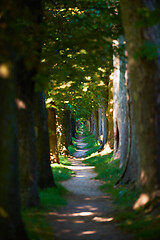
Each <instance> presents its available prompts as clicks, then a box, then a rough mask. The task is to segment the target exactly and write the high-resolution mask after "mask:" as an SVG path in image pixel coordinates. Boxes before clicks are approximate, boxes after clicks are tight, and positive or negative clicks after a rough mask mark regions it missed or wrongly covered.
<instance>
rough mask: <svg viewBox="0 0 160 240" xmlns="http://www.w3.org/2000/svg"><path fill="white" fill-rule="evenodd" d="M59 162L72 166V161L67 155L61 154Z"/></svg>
mask: <svg viewBox="0 0 160 240" xmlns="http://www.w3.org/2000/svg"><path fill="white" fill-rule="evenodd" d="M59 163H60V164H62V165H64V166H70V165H71V163H70V161H69V160H68V158H67V157H66V156H64V155H63V156H62V155H59Z"/></svg>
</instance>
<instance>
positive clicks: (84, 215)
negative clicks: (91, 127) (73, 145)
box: [49, 138, 132, 240]
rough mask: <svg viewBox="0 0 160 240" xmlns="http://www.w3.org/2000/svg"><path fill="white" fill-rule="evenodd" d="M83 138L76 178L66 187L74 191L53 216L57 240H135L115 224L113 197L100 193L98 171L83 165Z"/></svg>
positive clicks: (74, 166) (74, 165)
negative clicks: (96, 178) (66, 203)
mask: <svg viewBox="0 0 160 240" xmlns="http://www.w3.org/2000/svg"><path fill="white" fill-rule="evenodd" d="M83 146H84V144H83V143H82V138H81V139H79V140H78V141H77V147H78V150H77V152H76V153H75V157H76V158H74V159H72V160H71V163H72V166H69V167H68V168H70V169H72V170H74V171H75V172H76V176H75V177H73V178H72V179H69V180H68V181H65V182H63V183H62V184H63V185H64V186H65V187H66V188H67V189H68V190H69V191H70V193H69V194H68V197H67V200H68V205H67V206H66V207H63V208H61V209H60V210H58V211H55V212H52V213H50V216H49V218H50V220H51V222H52V226H53V230H54V233H55V237H56V240H131V239H132V238H131V237H130V236H128V235H127V234H124V233H122V232H121V231H120V230H119V229H118V227H117V226H116V224H115V223H113V209H112V206H111V201H110V200H109V196H106V195H104V193H103V192H102V191H100V190H99V188H98V187H99V186H100V185H101V182H100V181H98V180H95V179H94V177H95V176H96V174H95V172H94V167H91V166H86V165H84V164H83V163H82V160H83V157H84V156H85V152H86V151H85V150H83V149H82V148H83Z"/></svg>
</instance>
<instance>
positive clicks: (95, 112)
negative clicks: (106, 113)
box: [93, 110, 99, 139]
mask: <svg viewBox="0 0 160 240" xmlns="http://www.w3.org/2000/svg"><path fill="white" fill-rule="evenodd" d="M93 117H94V135H95V138H96V139H98V133H99V125H98V111H97V110H94V111H93Z"/></svg>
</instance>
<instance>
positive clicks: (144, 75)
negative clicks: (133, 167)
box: [121, 0, 160, 197]
mask: <svg viewBox="0 0 160 240" xmlns="http://www.w3.org/2000/svg"><path fill="white" fill-rule="evenodd" d="M159 4H160V3H159V1H158V0H157V1H156V0H155V1H154V0H149V1H148V0H146V1H145V0H143V1H142V0H135V1H134V2H133V1H127V0H121V11H122V17H123V25H124V29H125V37H126V41H127V50H128V63H129V78H130V81H131V94H132V99H133V114H134V116H135V126H136V132H137V138H138V146H139V152H140V166H141V171H140V182H141V187H142V193H145V194H147V196H149V197H154V196H153V195H154V194H155V191H157V189H159V186H158V174H159V173H158V171H157V169H158V162H159V145H158V144H159V142H158V139H159V137H158V138H157V134H158V136H159V135H160V132H159V126H157V124H156V123H158V119H159V111H158V110H159V102H160V101H159V96H160V95H159V94H160V92H159V87H158V88H157V89H156V90H157V91H155V88H156V87H157V86H159V85H158V83H159V82H160V78H159V69H158V66H159V56H158V58H155V59H151V58H150V56H149V53H148V52H147V53H148V54H146V55H144V56H143V55H140V54H138V55H137V57H136V58H135V54H136V53H137V52H140V51H141V50H142V44H143V43H144V41H146V40H147V41H150V42H151V43H153V44H154V43H155V41H156V38H157V37H158V39H160V38H159V33H160V25H156V26H153V27H150V28H147V27H143V28H141V27H136V24H137V22H138V21H139V20H140V18H141V17H140V15H138V13H137V9H139V8H142V7H147V8H148V9H149V10H153V9H154V8H155V7H157V6H158V5H159ZM158 41H159V40H158ZM143 47H144V45H143ZM145 50H146V49H145Z"/></svg>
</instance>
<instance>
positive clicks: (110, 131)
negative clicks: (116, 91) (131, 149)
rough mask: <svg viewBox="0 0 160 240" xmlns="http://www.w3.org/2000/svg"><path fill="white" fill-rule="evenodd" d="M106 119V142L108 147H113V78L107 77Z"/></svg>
mask: <svg viewBox="0 0 160 240" xmlns="http://www.w3.org/2000/svg"><path fill="white" fill-rule="evenodd" d="M106 116H107V119H108V128H107V129H108V136H107V144H108V147H109V148H110V149H113V147H114V128H113V80H112V77H110V79H109V84H108V104H107V115H106Z"/></svg>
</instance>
